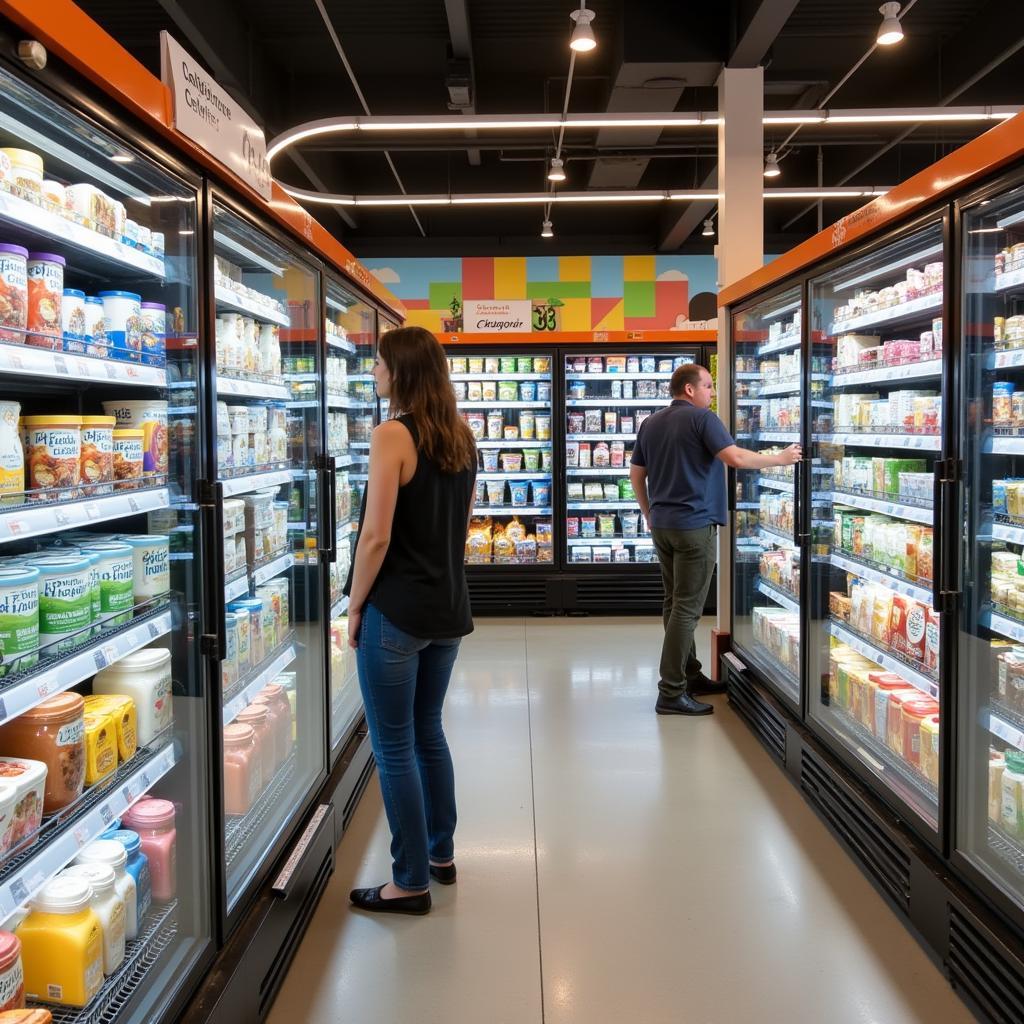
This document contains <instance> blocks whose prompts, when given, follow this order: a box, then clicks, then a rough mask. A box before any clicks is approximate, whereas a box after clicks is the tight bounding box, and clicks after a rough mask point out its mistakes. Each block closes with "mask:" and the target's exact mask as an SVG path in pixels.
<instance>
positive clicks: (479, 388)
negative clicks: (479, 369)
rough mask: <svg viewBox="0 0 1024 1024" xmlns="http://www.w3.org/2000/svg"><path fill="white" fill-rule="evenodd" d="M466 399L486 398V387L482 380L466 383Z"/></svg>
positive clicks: (479, 399) (474, 400)
mask: <svg viewBox="0 0 1024 1024" xmlns="http://www.w3.org/2000/svg"><path fill="white" fill-rule="evenodd" d="M466 400H467V401H469V402H482V401H483V400H484V389H483V385H482V384H481V383H480V381H478V380H471V381H469V383H467V384H466Z"/></svg>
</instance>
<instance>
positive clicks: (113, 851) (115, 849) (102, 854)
mask: <svg viewBox="0 0 1024 1024" xmlns="http://www.w3.org/2000/svg"><path fill="white" fill-rule="evenodd" d="M75 863H76V864H105V865H106V866H107V867H108V868H111V869H112V870H113V872H114V887H115V889H116V891H117V894H118V896H119V897H120V898H121V902H122V903H123V904H124V906H125V908H126V909H127V908H128V906H129V905H135V904H136V902H137V899H136V894H135V879H134V878H133V877H132V876H131V875H129V874H128V871H127V866H128V853H127V851H126V850H125V848H124V845H123V844H122V843H119V842H118V841H117V840H116V839H97V840H95V841H94V842H91V843H90V844H89V845H88V846H87V847H85V849H83V850H82V851H81V852H80V853H79V854H78V856H77V857H76V858H75ZM132 923H133V922H132V921H130V920H128V919H127V917H126V919H125V935H126V937H127V938H128V939H134V938H135V935H136V930H134V929H132V928H131V927H130V925H131V924H132ZM135 923H136V924H137V922H135Z"/></svg>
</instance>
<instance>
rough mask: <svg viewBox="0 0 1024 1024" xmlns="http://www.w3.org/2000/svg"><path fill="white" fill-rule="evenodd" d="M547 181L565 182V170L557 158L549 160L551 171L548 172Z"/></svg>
mask: <svg viewBox="0 0 1024 1024" xmlns="http://www.w3.org/2000/svg"><path fill="white" fill-rule="evenodd" d="M548 181H565V170H564V169H563V167H562V161H561V159H560V158H559V157H557V156H553V157H552V158H551V170H550V171H548Z"/></svg>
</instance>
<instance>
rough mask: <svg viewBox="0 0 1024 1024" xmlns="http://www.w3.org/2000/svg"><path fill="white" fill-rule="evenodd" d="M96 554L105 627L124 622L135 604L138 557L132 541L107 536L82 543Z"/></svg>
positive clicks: (86, 550) (100, 608)
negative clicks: (101, 539)
mask: <svg viewBox="0 0 1024 1024" xmlns="http://www.w3.org/2000/svg"><path fill="white" fill-rule="evenodd" d="M80 550H81V551H83V552H85V553H86V554H89V555H91V556H94V557H95V560H96V569H97V573H98V575H99V584H100V603H99V618H100V621H101V622H102V623H103V625H104V627H110V626H112V625H117V626H120V625H124V623H126V622H128V621H129V620H130V619H131V617H132V611H133V609H134V607H135V593H134V586H135V559H134V555H133V553H132V548H131V545H130V544H126V543H125V542H124V541H117V540H107V541H97V542H95V543H92V544H89V543H85V544H82V545H80Z"/></svg>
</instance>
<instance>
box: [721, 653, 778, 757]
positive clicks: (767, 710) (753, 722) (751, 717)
mask: <svg viewBox="0 0 1024 1024" xmlns="http://www.w3.org/2000/svg"><path fill="white" fill-rule="evenodd" d="M729 702H730V703H731V704H732V706H733V708H734V709H735V710H736V711H737V712H738V713H739V714H740V716H741V717H743V718H744V719H746V722H747V724H748V725H749V726H750V728H751V729H753V730H754V732H755V733H756V734H757V736H758V737H759V738H760V740H761V742H762V743H763V744H764V745H765V746H766V747H767V748H768V752H769V753H770V754H771V755H772V756H773V757H775V758H776V759H777V760H779V761H780V762H784V761H785V760H786V723H785V721H783V719H782V717H781V716H780V715H779V713H778V712H777V711H776V710H775V709H774V708H773V707H772V706H771V705H770V704H769V703H768V702H767V701H766V700H765V699H764V698H763V697H762V696H761V695H760V694H759V693H758V692H757V689H756V688H755V687H754V686H753V684H752V683H751V682H750V680H748V679H745V678H744V677H743V676H740V675H736V674H734V673H732V672H730V673H729Z"/></svg>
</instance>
